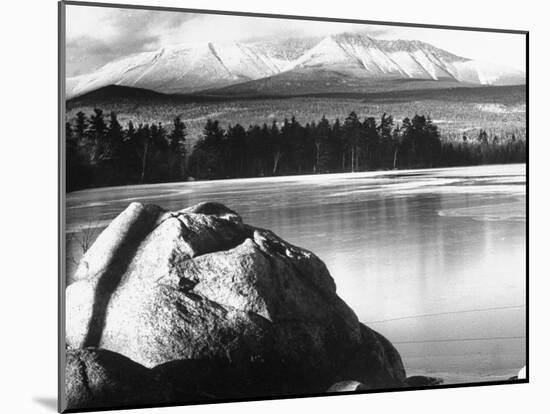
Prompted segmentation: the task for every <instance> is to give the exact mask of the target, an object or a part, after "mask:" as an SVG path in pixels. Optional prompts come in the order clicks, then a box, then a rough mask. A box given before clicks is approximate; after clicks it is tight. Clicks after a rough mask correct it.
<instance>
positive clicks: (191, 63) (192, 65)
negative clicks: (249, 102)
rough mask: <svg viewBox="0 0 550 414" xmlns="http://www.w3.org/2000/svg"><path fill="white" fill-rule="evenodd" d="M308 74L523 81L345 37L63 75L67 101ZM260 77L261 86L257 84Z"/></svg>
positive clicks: (199, 46)
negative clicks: (121, 91)
mask: <svg viewBox="0 0 550 414" xmlns="http://www.w3.org/2000/svg"><path fill="white" fill-rule="evenodd" d="M319 73H322V75H319ZM327 74H328V75H327ZM310 75H311V76H312V79H311V80H312V82H314V83H315V82H317V81H318V79H319V78H323V79H324V78H327V76H328V78H330V79H331V80H334V79H336V80H338V79H343V78H345V79H346V80H345V81H342V82H340V84H344V83H345V84H348V86H349V85H352V86H353V87H356V86H357V85H361V84H362V83H363V86H365V85H368V84H370V83H372V82H376V81H392V80H396V81H406V80H414V81H419V80H420V81H421V80H429V81H441V83H442V84H443V83H445V85H448V82H454V83H460V84H468V85H512V84H524V83H525V74H524V73H523V72H521V71H518V70H516V69H512V68H509V67H504V66H502V65H495V64H491V63H487V62H481V61H475V60H471V59H467V58H464V57H460V56H456V55H454V54H452V53H449V52H446V51H445V50H442V49H439V48H436V47H434V46H432V45H430V44H428V43H424V42H420V41H416V40H413V41H407V40H378V39H373V38H371V37H369V36H367V35H366V34H363V33H342V34H337V35H331V36H327V37H325V38H304V39H300V38H292V39H282V40H276V41H265V42H260V41H256V42H250V43H230V42H228V43H212V42H204V43H196V44H185V45H181V46H175V47H166V48H162V49H159V50H157V51H153V52H144V53H139V54H136V55H132V56H128V57H124V58H121V59H118V60H115V61H112V62H110V63H108V64H106V65H105V66H103V67H101V68H99V69H98V70H96V71H95V72H92V73H90V74H85V75H80V76H76V77H72V78H68V79H67V89H66V94H67V98H71V97H75V96H78V95H82V94H84V93H86V92H89V91H92V90H95V89H98V88H101V87H103V86H107V85H112V84H113V85H123V86H132V87H139V88H145V89H151V90H154V91H157V92H163V93H191V92H199V91H204V90H215V89H219V88H226V89H227V87H231V86H232V85H241V84H242V85H249V86H250V85H256V84H259V85H262V88H264V89H265V85H268V84H269V80H270V79H279V78H280V79H285V82H279V83H277V82H275V83H276V84H277V88H283V89H284V87H285V85H287V86H288V87H289V88H292V87H293V86H294V84H293V82H289V80H295V79H296V77H298V78H299V79H300V82H301V84H300V85H301V86H302V87H303V83H304V82H306V83H307V82H308V76H310ZM258 80H259V81H260V82H259V83H255V82H254V81H258ZM350 80H351V81H350ZM336 83H338V82H336ZM316 85H317V84H316ZM247 87H248V86H247ZM315 87H316V86H314V87H313V88H315ZM254 88H256V86H254V87H252V89H254ZM256 89H257V88H256ZM228 90H231V88H229V89H228ZM278 93H284V90H283V91H281V90H278Z"/></svg>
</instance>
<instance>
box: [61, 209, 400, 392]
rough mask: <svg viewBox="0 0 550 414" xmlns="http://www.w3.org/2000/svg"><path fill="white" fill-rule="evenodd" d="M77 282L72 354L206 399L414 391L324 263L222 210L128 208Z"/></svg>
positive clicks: (69, 296) (69, 308)
mask: <svg viewBox="0 0 550 414" xmlns="http://www.w3.org/2000/svg"><path fill="white" fill-rule="evenodd" d="M75 280H76V282H75V283H73V284H71V285H70V286H68V288H67V291H66V315H67V316H66V333H67V344H68V346H69V348H72V349H74V348H82V347H100V348H104V349H107V350H111V351H114V352H118V353H120V354H123V355H125V356H126V357H128V358H131V359H132V360H133V361H136V362H137V363H139V364H142V365H144V366H145V367H147V368H153V367H156V368H155V369H154V370H153V371H154V375H156V376H157V377H158V378H161V379H163V378H164V379H165V380H167V378H172V379H171V380H170V382H171V383H175V384H178V383H179V384H184V385H185V384H190V385H192V384H195V385H196V384H198V385H199V388H200V390H199V391H200V392H204V393H205V395H210V393H212V394H214V395H216V396H220V395H222V394H224V393H225V394H227V395H228V396H229V397H238V396H246V397H250V396H253V395H265V396H267V395H280V394H285V393H294V394H295V393H307V392H322V391H324V390H326V389H328V388H329V387H330V386H331V385H332V384H334V383H336V382H339V381H343V380H350V379H353V380H356V381H359V382H363V383H368V384H369V386H370V384H374V386H375V387H376V386H383V387H387V386H391V387H395V386H400V385H402V384H404V382H405V379H406V376H405V370H404V368H403V364H402V362H401V358H400V356H399V354H398V352H397V351H396V350H395V348H394V347H393V346H392V344H391V343H390V342H389V341H388V340H387V339H386V338H384V337H383V336H381V335H380V334H378V333H376V332H375V331H373V330H371V329H369V328H368V327H366V326H364V325H362V324H360V323H359V321H358V319H357V317H356V315H355V313H354V312H353V311H352V310H351V309H350V308H349V307H348V306H347V305H346V304H345V303H344V301H342V299H340V298H339V297H338V295H337V294H336V286H335V284H334V280H333V279H332V277H331V276H330V274H329V272H328V270H327V268H326V266H325V264H324V263H323V262H322V261H321V260H320V259H319V258H318V257H316V256H315V255H314V254H313V253H311V252H309V251H307V250H304V249H301V248H299V247H296V246H293V245H291V244H289V243H287V242H285V241H284V240H282V239H280V238H279V237H277V236H276V235H275V234H273V233H272V232H270V231H268V230H263V229H260V228H255V227H252V226H249V225H246V224H244V223H243V222H242V219H241V217H240V216H239V215H238V214H237V213H235V212H234V211H232V210H230V209H228V208H227V207H225V206H224V205H222V204H218V203H203V204H199V205H197V206H193V207H190V208H188V209H184V210H181V211H177V212H166V211H163V210H162V209H160V208H159V207H156V206H144V205H141V204H139V203H132V204H131V205H130V206H129V207H128V208H127V209H126V210H125V211H124V212H122V213H121V214H120V215H119V216H118V217H117V218H116V219H115V220H113V222H112V223H111V224H110V225H109V226H108V227H107V228H106V229H105V230H104V232H103V233H102V234H101V235H100V236H99V237H98V239H97V241H96V242H95V243H94V245H93V246H92V247H91V248H90V249H89V250H88V252H86V254H85V255H84V257H83V259H82V262H81V264H80V266H79V268H78V271H77V277H75ZM158 366H160V367H158ZM216 376H217V378H216ZM184 377H185V378H184ZM174 378H176V379H178V378H179V379H178V380H174ZM235 381H236V382H238V384H234V383H232V382H235ZM222 384H224V385H222ZM177 386H178V385H176V387H177ZM188 391H189V388H188V387H187V386H183V389H182V390H179V391H178V392H182V393H186V392H188Z"/></svg>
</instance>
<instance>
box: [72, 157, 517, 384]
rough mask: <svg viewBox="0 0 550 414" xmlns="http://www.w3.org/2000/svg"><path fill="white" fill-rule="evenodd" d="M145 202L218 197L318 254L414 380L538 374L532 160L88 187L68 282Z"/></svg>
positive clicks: (173, 203) (75, 211) (75, 196)
mask: <svg viewBox="0 0 550 414" xmlns="http://www.w3.org/2000/svg"><path fill="white" fill-rule="evenodd" d="M132 201H141V202H145V203H155V204H158V205H160V206H162V207H164V208H166V209H170V210H178V209H181V208H184V207H187V206H189V205H192V204H195V203H198V202H201V201H219V202H222V203H224V204H226V205H227V206H228V207H230V208H231V209H233V210H235V211H237V212H239V213H240V214H241V215H242V217H243V219H244V220H245V221H246V222H247V223H250V224H254V225H257V226H260V227H264V228H269V229H271V230H273V231H274V232H275V233H277V234H278V235H280V236H281V237H283V238H284V239H286V240H288V241H289V242H291V243H293V244H296V245H298V246H301V247H304V248H306V249H309V250H311V251H313V252H315V253H316V254H317V255H318V256H319V257H320V258H321V259H322V260H323V261H324V262H325V263H326V264H327V266H328V269H329V270H330V272H331V274H332V276H333V277H334V279H335V281H336V285H337V287H338V293H339V295H340V296H341V297H342V298H343V299H344V300H345V301H346V302H347V303H348V304H349V305H350V306H351V307H352V308H353V309H354V310H355V312H356V313H357V315H358V317H359V319H360V320H361V321H362V322H365V323H366V324H368V325H369V326H371V327H372V328H373V329H376V330H377V331H379V332H380V333H382V334H383V335H385V336H386V337H387V338H388V339H389V340H390V341H392V342H393V344H394V345H395V346H396V348H397V349H398V350H399V352H400V353H401V356H402V358H403V362H404V364H405V368H406V369H407V374H408V375H415V374H425V375H435V376H439V377H442V378H444V379H445V381H446V382H447V383H451V382H452V383H458V382H471V381H491V380H495V379H504V378H508V377H510V376H513V375H516V374H517V372H518V370H519V369H520V368H521V367H522V366H523V365H525V362H526V361H525V358H526V339H525V335H526V323H525V322H526V320H525V318H526V316H525V315H526V307H525V305H526V191H525V165H505V166H481V167H464V168H444V169H430V170H414V171H413V170H410V171H391V172H386V171H384V172H367V173H350V174H332V175H316V176H299V177H277V178H258V179H246V180H245V179H240V180H225V181H215V182H214V181H210V182H189V183H176V184H173V183H170V184H158V185H143V186H127V187H117V188H103V189H94V190H86V191H79V192H75V193H71V194H69V195H68V197H67V229H66V230H67V236H68V239H69V240H72V242H71V243H69V245H68V256H69V258H68V259H67V267H68V273H69V278H70V274H71V272H72V271H74V267H75V266H74V262H76V261H78V258H79V247H78V244H79V243H77V242H75V240H77V239H80V240H81V238H82V235H83V234H85V233H87V236H89V237H92V238H93V237H94V236H95V235H96V234H97V232H99V231H100V230H101V228H102V227H104V226H105V225H107V224H108V223H109V222H110V220H111V219H112V218H114V217H115V216H116V215H117V214H118V213H119V212H120V211H122V210H123V209H124V208H126V206H127V205H128V204H129V203H130V202H132ZM86 228H90V229H91V230H85V229H86Z"/></svg>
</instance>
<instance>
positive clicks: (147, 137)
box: [65, 109, 187, 191]
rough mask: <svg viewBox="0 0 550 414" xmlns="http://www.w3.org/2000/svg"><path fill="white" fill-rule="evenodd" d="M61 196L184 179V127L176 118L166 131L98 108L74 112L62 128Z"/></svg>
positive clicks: (161, 126)
mask: <svg viewBox="0 0 550 414" xmlns="http://www.w3.org/2000/svg"><path fill="white" fill-rule="evenodd" d="M65 134H66V140H67V146H66V159H67V177H66V187H67V191H73V190H79V189H83V188H89V187H101V186H113V185H126V184H138V183H159V182H167V181H176V180H178V181H179V180H182V179H184V178H185V157H186V153H187V151H186V145H185V137H186V127H185V124H184V123H183V122H182V121H181V119H180V118H179V117H177V118H175V119H174V122H173V125H171V130H170V132H168V130H167V129H166V128H165V127H164V126H163V125H162V124H161V123H153V124H139V125H138V126H137V127H136V126H135V125H134V124H133V123H132V121H130V122H128V125H127V127H125V128H124V127H122V125H121V124H120V122H119V121H118V119H117V116H116V114H115V113H114V112H111V113H110V115H109V119H108V120H107V121H106V120H105V119H104V115H103V111H102V110H101V109H94V114H93V115H91V116H90V117H89V118H87V117H86V115H85V114H84V113H83V112H79V113H78V114H77V115H76V118H75V119H74V120H72V122H67V123H66V124H65Z"/></svg>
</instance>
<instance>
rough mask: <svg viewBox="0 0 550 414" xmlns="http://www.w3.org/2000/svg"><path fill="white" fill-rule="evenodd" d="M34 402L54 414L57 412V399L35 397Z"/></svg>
mask: <svg viewBox="0 0 550 414" xmlns="http://www.w3.org/2000/svg"><path fill="white" fill-rule="evenodd" d="M33 401H34V402H35V403H37V404H40V405H41V406H42V407H45V408H47V409H48V410H51V411H53V412H57V398H54V397H33Z"/></svg>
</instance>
